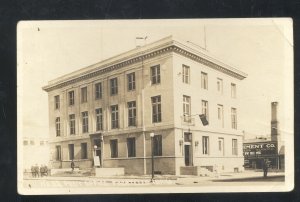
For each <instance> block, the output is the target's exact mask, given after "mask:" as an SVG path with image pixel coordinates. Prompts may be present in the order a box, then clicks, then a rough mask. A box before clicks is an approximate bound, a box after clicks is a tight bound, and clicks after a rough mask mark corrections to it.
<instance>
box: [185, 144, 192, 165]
mask: <svg viewBox="0 0 300 202" xmlns="http://www.w3.org/2000/svg"><path fill="white" fill-rule="evenodd" d="M184 162H185V166H190V165H191V145H184Z"/></svg>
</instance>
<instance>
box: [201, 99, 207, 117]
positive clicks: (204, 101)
mask: <svg viewBox="0 0 300 202" xmlns="http://www.w3.org/2000/svg"><path fill="white" fill-rule="evenodd" d="M202 114H204V115H205V116H206V119H207V120H208V102H207V101H206V100H202Z"/></svg>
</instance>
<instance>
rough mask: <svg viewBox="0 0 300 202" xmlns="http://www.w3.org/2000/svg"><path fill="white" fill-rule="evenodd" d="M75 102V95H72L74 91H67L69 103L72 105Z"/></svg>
mask: <svg viewBox="0 0 300 202" xmlns="http://www.w3.org/2000/svg"><path fill="white" fill-rule="evenodd" d="M74 103H75V97H74V91H70V92H69V105H70V106H71V105H74Z"/></svg>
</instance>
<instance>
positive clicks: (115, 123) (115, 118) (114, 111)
mask: <svg viewBox="0 0 300 202" xmlns="http://www.w3.org/2000/svg"><path fill="white" fill-rule="evenodd" d="M111 128H112V129H115V128H119V112H118V105H113V106H111Z"/></svg>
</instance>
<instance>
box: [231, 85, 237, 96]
mask: <svg viewBox="0 0 300 202" xmlns="http://www.w3.org/2000/svg"><path fill="white" fill-rule="evenodd" d="M231 97H232V98H236V85H235V84H234V83H231Z"/></svg>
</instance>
